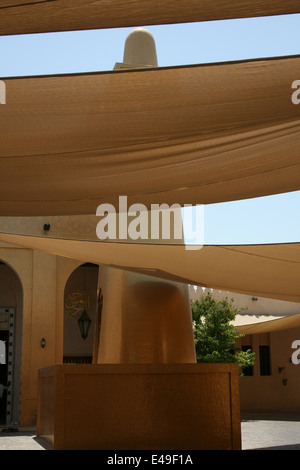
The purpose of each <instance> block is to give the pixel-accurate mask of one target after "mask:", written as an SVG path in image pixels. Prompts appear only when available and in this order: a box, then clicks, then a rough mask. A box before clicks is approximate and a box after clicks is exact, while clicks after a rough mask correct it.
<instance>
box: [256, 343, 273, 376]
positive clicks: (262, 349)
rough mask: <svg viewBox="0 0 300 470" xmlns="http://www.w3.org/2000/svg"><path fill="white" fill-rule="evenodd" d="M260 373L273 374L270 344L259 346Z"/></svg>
mask: <svg viewBox="0 0 300 470" xmlns="http://www.w3.org/2000/svg"><path fill="white" fill-rule="evenodd" d="M259 365H260V375H271V363H270V346H259Z"/></svg>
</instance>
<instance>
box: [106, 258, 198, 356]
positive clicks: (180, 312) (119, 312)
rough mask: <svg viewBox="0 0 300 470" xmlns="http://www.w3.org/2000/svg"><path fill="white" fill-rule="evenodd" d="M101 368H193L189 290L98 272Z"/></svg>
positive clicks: (142, 277)
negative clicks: (173, 365)
mask: <svg viewBox="0 0 300 470" xmlns="http://www.w3.org/2000/svg"><path fill="white" fill-rule="evenodd" d="M99 285H100V286H101V289H102V293H103V310H102V320H101V333H100V344H99V353H98V362H99V363H127V364H128V363H133V364H139V363H150V364H151V363H152V364H159V363H177V364H178V363H195V362H196V357H195V346H194V339H193V328H192V320H191V311H190V301H189V292H188V286H186V285H184V284H179V283H175V282H169V281H164V280H161V279H156V278H153V277H150V276H145V275H141V274H135V273H131V272H128V271H123V270H119V269H114V268H110V267H101V268H100V275H99Z"/></svg>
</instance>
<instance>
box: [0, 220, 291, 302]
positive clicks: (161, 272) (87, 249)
mask: <svg viewBox="0 0 300 470" xmlns="http://www.w3.org/2000/svg"><path fill="white" fill-rule="evenodd" d="M46 220H47V221H48V222H49V223H50V225H51V229H50V231H49V232H47V233H45V232H43V223H44V222H45V221H46ZM97 220H99V218H96V217H95V216H91V217H85V216H83V217H69V218H68V217H67V218H65V217H62V218H61V219H60V218H59V217H58V218H57V217H52V218H48V219H46V218H30V217H29V218H20V219H19V218H13V217H12V218H5V217H4V218H2V219H0V231H1V232H2V233H0V241H2V242H6V243H11V244H14V245H19V246H22V247H27V248H31V249H37V250H41V251H45V252H48V253H53V254H56V255H59V256H64V257H69V258H74V259H78V260H82V261H84V262H92V263H97V264H100V265H101V264H102V265H108V266H112V267H116V268H121V269H126V270H130V271H134V272H139V273H142V274H148V275H151V276H154V277H159V278H165V279H169V280H173V281H178V282H183V283H189V284H192V285H199V286H207V287H211V288H214V289H220V290H228V291H230V292H238V293H241V294H248V295H257V296H260V297H270V298H274V299H280V300H287V301H291V302H300V289H299V279H300V243H291V244H275V245H241V246H230V245H229V246H203V247H202V248H201V249H193V250H190V249H187V246H184V245H180V244H177V245H176V244H175V242H173V244H162V243H160V242H155V241H153V242H152V243H149V242H146V243H145V242H143V241H140V242H138V243H132V242H128V241H127V242H121V241H113V242H112V241H108V242H107V241H100V240H99V239H97V237H96V233H95V232H96V222H97ZM5 232H7V233H5ZM199 248H200V247H199Z"/></svg>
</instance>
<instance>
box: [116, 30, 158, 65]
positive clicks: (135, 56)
mask: <svg viewBox="0 0 300 470" xmlns="http://www.w3.org/2000/svg"><path fill="white" fill-rule="evenodd" d="M157 66H158V63H157V55H156V45H155V40H154V38H153V36H152V34H151V33H150V31H148V30H147V29H145V28H136V29H134V30H132V31H131V32H130V33H129V34H128V36H127V38H126V40H125V47H124V55H123V63H121V64H120V63H117V64H116V66H115V69H116V68H117V69H123V68H147V67H157Z"/></svg>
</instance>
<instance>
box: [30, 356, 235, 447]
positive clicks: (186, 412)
mask: <svg viewBox="0 0 300 470" xmlns="http://www.w3.org/2000/svg"><path fill="white" fill-rule="evenodd" d="M37 435H38V436H39V437H41V438H43V439H44V440H46V441H47V442H48V443H50V444H51V445H52V447H53V449H57V450H116V449H117V450H154V449H155V450H180V449H181V450H225V449H240V448H241V428H240V406H239V378H238V369H237V366H236V364H136V365H135V364H92V365H77V364H58V365H54V366H51V367H47V368H45V369H41V370H40V371H39V403H38V426H37Z"/></svg>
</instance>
